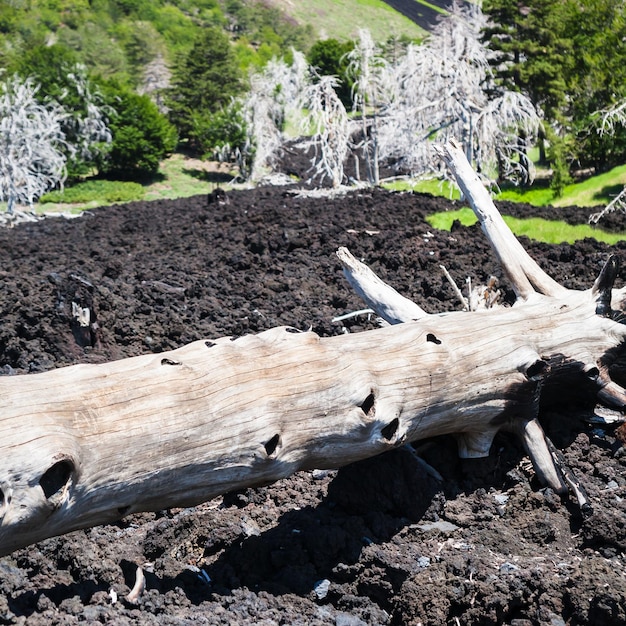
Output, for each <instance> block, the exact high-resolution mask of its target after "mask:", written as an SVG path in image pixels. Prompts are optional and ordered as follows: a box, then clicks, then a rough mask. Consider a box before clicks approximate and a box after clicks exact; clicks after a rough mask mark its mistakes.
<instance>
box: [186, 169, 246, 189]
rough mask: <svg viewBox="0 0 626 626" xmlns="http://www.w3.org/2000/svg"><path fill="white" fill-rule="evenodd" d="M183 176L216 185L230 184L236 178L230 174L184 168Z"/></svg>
mask: <svg viewBox="0 0 626 626" xmlns="http://www.w3.org/2000/svg"><path fill="white" fill-rule="evenodd" d="M182 172H183V174H186V175H187V176H191V177H192V178H195V179H196V180H199V181H202V182H205V183H214V184H218V185H219V184H225V183H230V182H232V180H233V179H234V178H235V177H234V176H233V175H232V174H231V173H230V172H216V171H210V170H202V169H193V168H186V167H185V168H183V169H182Z"/></svg>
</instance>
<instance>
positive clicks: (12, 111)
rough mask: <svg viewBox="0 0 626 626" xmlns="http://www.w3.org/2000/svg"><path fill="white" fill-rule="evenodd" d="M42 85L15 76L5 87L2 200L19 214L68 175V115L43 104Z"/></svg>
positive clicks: (0, 118) (1, 97)
mask: <svg viewBox="0 0 626 626" xmlns="http://www.w3.org/2000/svg"><path fill="white" fill-rule="evenodd" d="M38 90H39V87H38V86H37V85H36V84H35V83H34V82H33V81H32V80H23V79H21V78H20V77H19V76H13V77H11V78H8V79H6V80H5V81H4V82H2V83H0V200H5V201H6V202H7V211H8V212H9V213H12V212H13V209H14V206H15V204H16V203H17V202H22V203H25V204H32V203H33V202H34V201H35V200H36V199H37V198H39V196H41V195H42V194H43V193H44V192H46V191H48V190H49V189H51V188H52V187H54V186H55V185H57V184H59V183H60V182H61V181H62V180H63V178H64V175H65V163H66V156H65V152H64V151H65V149H66V148H67V147H68V144H67V141H66V138H65V133H64V132H63V123H64V122H65V121H66V119H67V117H68V116H67V114H66V112H65V111H63V109H62V108H61V107H60V106H59V105H58V104H56V103H48V105H46V106H44V105H42V104H40V103H39V102H38V101H37V98H36V95H37V92H38Z"/></svg>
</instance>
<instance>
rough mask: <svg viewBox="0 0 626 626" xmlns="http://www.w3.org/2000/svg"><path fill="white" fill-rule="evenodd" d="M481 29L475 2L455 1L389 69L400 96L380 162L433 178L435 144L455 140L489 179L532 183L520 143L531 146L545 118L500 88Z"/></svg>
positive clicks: (386, 124)
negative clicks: (423, 38) (424, 37)
mask: <svg viewBox="0 0 626 626" xmlns="http://www.w3.org/2000/svg"><path fill="white" fill-rule="evenodd" d="M484 25H485V18H484V16H483V14H482V11H481V10H480V7H479V5H478V4H473V3H470V4H463V5H461V4H460V3H454V4H453V5H452V8H451V13H450V15H448V16H447V17H446V18H445V19H442V20H441V22H440V23H439V25H438V26H437V27H436V28H435V29H434V30H433V32H432V33H431V35H430V36H429V38H428V39H427V40H426V41H425V42H424V43H423V44H420V45H410V46H408V48H407V50H406V53H405V54H404V55H403V56H402V57H401V58H400V59H399V61H398V62H397V63H396V64H395V65H394V66H392V68H393V72H394V82H395V85H396V87H395V96H394V97H393V98H392V99H391V101H390V104H389V105H388V107H387V108H386V110H385V113H384V116H381V120H380V123H379V133H378V136H379V147H380V154H381V159H382V158H387V159H390V160H393V161H394V162H396V163H399V164H401V165H402V167H403V168H404V169H408V170H409V171H411V172H413V173H414V174H415V175H425V174H431V175H432V173H433V164H434V163H433V146H434V140H436V141H437V142H445V141H446V140H448V139H450V138H458V140H459V141H460V142H461V145H462V146H463V148H464V150H465V154H466V157H467V159H468V160H469V161H470V162H471V163H473V164H475V166H476V168H477V170H478V171H479V172H480V173H481V175H483V176H485V177H486V178H488V179H494V178H496V177H497V176H498V175H500V177H504V178H509V179H517V178H520V177H521V178H524V179H526V178H532V163H531V162H530V161H529V160H528V159H527V158H526V155H525V146H523V145H521V144H520V137H525V138H526V140H527V141H532V139H533V138H534V137H535V136H536V135H537V131H538V130H539V128H540V118H539V115H538V113H537V111H536V109H535V107H534V105H533V104H532V103H531V101H530V100H529V99H528V98H527V97H526V96H524V95H523V94H520V93H513V92H509V91H503V90H501V89H499V88H498V87H497V85H496V84H495V81H494V78H493V75H492V72H491V67H490V65H489V50H488V49H487V48H486V47H485V45H484V44H483V42H482V40H481V29H482V28H483V26H484ZM439 163H440V162H439V161H438V160H437V161H435V165H438V164H439ZM437 173H439V174H442V175H445V174H446V172H445V170H443V169H442V168H438V170H437Z"/></svg>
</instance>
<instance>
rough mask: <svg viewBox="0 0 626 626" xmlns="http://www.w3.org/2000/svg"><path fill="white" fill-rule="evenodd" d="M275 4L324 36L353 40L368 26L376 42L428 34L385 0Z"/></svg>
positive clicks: (280, 0)
mask: <svg viewBox="0 0 626 626" xmlns="http://www.w3.org/2000/svg"><path fill="white" fill-rule="evenodd" d="M420 3H422V2H420ZM274 4H275V5H276V6H279V7H281V8H283V9H284V10H285V13H287V14H288V15H290V16H291V17H292V18H294V19H295V20H296V21H297V22H298V23H299V24H310V25H311V26H312V27H313V29H314V30H315V31H316V32H317V33H319V34H320V35H321V36H322V37H328V38H334V39H339V40H344V41H345V40H349V39H354V38H356V37H357V36H358V30H359V28H366V29H368V30H369V31H370V34H371V35H372V38H373V39H374V41H379V42H383V41H387V39H389V37H390V35H391V34H392V33H393V34H394V35H395V36H405V37H409V38H410V39H423V38H424V36H425V35H426V32H425V31H424V30H423V29H422V28H420V27H419V26H418V25H417V24H415V23H414V22H412V21H411V20H410V19H409V18H408V17H405V16H404V15H402V14H401V13H398V11H396V10H395V9H392V8H391V7H390V6H389V5H388V4H386V3H385V2H383V1H382V0H343V1H342V2H337V1H336V0H316V1H315V2H290V1H289V0H274ZM423 4H425V3H423Z"/></svg>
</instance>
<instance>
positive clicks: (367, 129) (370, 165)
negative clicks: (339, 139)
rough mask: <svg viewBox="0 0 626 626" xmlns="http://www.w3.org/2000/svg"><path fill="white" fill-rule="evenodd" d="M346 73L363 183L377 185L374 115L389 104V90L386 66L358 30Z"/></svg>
mask: <svg viewBox="0 0 626 626" xmlns="http://www.w3.org/2000/svg"><path fill="white" fill-rule="evenodd" d="M347 57H348V61H349V64H348V72H349V73H350V74H351V75H352V76H353V78H354V84H353V87H352V101H353V107H354V110H355V111H357V112H358V113H359V115H360V118H361V134H362V140H361V144H360V145H359V146H357V147H359V148H361V150H362V151H363V155H364V157H365V163H366V167H367V180H368V182H369V183H370V184H372V185H378V184H379V182H380V180H379V178H380V176H379V158H378V115H379V111H380V109H381V108H382V107H383V106H384V105H386V104H388V103H389V100H390V95H391V92H392V90H393V86H392V85H391V84H390V82H389V79H390V77H391V75H392V73H391V71H390V69H389V63H388V62H387V61H386V59H385V58H384V56H383V55H382V51H381V50H380V48H379V47H378V46H377V45H376V44H375V43H374V40H373V39H372V36H371V35H370V33H369V31H368V30H366V29H359V38H358V39H357V41H356V43H355V46H354V48H353V49H352V50H351V51H350V52H349V53H348V55H347Z"/></svg>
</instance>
